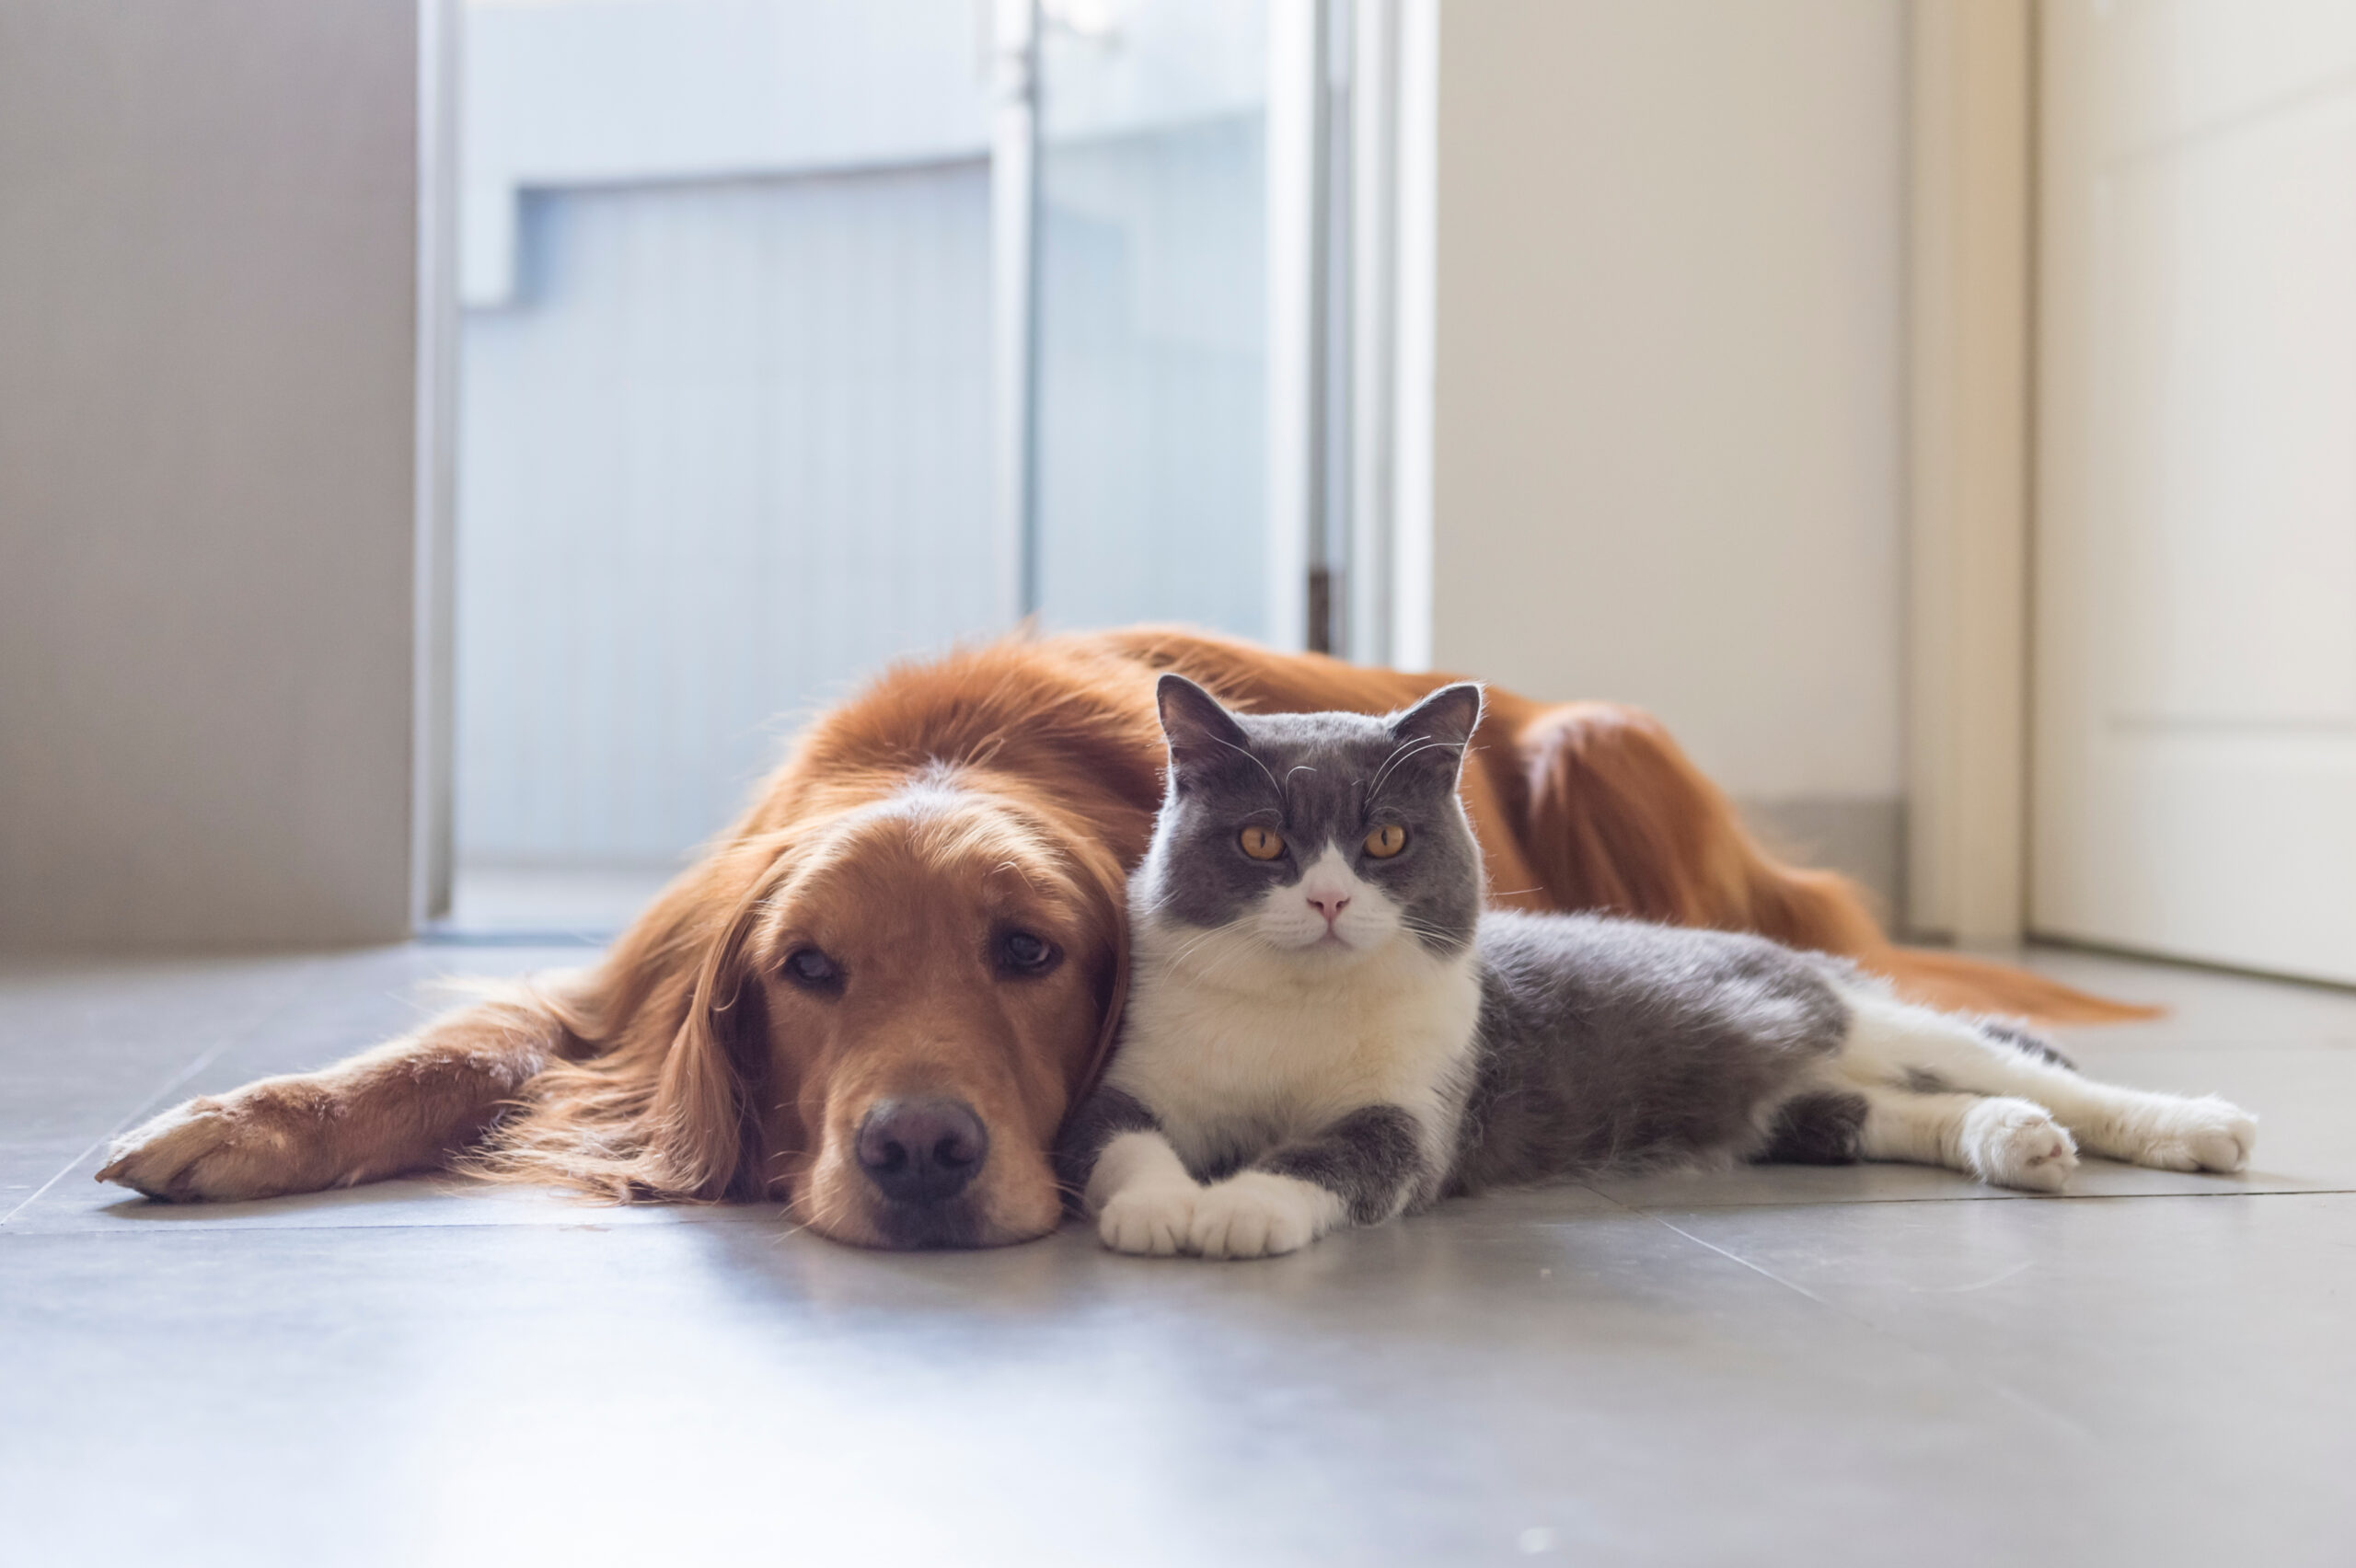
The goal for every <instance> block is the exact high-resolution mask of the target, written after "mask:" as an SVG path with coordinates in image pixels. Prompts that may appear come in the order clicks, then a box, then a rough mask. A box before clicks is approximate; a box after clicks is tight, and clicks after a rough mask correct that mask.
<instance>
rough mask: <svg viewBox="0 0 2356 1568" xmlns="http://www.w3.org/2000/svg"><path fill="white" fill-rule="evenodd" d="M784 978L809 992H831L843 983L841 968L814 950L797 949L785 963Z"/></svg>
mask: <svg viewBox="0 0 2356 1568" xmlns="http://www.w3.org/2000/svg"><path fill="white" fill-rule="evenodd" d="M785 977H786V978H787V979H789V980H791V981H792V982H793V983H794V984H795V985H797V986H802V987H803V989H804V990H810V991H831V990H834V989H835V988H836V987H837V986H840V985H841V984H842V983H843V971H842V966H841V965H840V964H838V963H836V962H835V961H834V960H833V959H831V958H828V957H827V956H826V954H825V953H823V952H820V951H818V950H817V949H816V948H797V949H795V950H794V951H793V952H792V953H791V955H790V956H788V957H787V959H786V961H785Z"/></svg>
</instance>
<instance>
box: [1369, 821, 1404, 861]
mask: <svg viewBox="0 0 2356 1568" xmlns="http://www.w3.org/2000/svg"><path fill="white" fill-rule="evenodd" d="M1405 847H1407V830H1406V829H1405V828H1403V827H1401V826H1400V825H1399V824H1397V823H1395V822H1391V823H1385V824H1382V825H1381V826H1380V827H1378V828H1376V829H1375V830H1374V831H1373V832H1372V833H1369V834H1368V835H1367V836H1366V852H1367V853H1368V854H1369V855H1371V856H1373V857H1374V858H1375V859H1378V860H1388V859H1391V857H1392V856H1393V855H1396V854H1397V853H1399V851H1400V850H1402V849H1404V848H1405Z"/></svg>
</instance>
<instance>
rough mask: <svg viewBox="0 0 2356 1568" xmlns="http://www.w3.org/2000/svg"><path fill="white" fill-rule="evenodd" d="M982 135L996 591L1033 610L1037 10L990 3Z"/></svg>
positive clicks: (1015, 612) (1012, 608) (1030, 0)
mask: <svg viewBox="0 0 2356 1568" xmlns="http://www.w3.org/2000/svg"><path fill="white" fill-rule="evenodd" d="M993 23H994V27H993V34H994V37H993V49H992V61H993V69H994V74H995V76H996V108H995V110H994V111H993V116H992V124H991V133H990V290H991V314H992V321H991V332H992V345H991V347H992V365H991V372H992V379H991V388H990V390H991V397H992V408H991V421H992V424H993V427H994V430H995V435H996V442H995V444H996V454H995V456H996V475H995V479H996V487H997V497H996V501H997V504H996V507H995V509H994V510H995V513H996V517H997V522H998V531H999V582H1000V593H1001V595H1002V598H1003V602H1004V604H1005V606H1006V612H1005V613H1006V619H1007V621H1008V623H1009V624H1010V625H1011V624H1013V623H1015V622H1018V621H1021V620H1022V619H1023V618H1024V617H1028V616H1033V615H1035V614H1037V613H1038V610H1039V494H1038V489H1039V365H1038V357H1039V7H1038V0H996V6H995V16H994V17H993Z"/></svg>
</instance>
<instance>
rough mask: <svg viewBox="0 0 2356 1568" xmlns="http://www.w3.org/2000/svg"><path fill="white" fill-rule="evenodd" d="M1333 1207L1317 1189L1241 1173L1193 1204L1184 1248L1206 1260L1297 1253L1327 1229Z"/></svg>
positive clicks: (1287, 1179)
mask: <svg viewBox="0 0 2356 1568" xmlns="http://www.w3.org/2000/svg"><path fill="white" fill-rule="evenodd" d="M1338 1206H1339V1205H1338V1204H1337V1202H1336V1200H1335V1199H1334V1195H1333V1194H1332V1193H1328V1192H1327V1191H1325V1189H1323V1188H1322V1187H1319V1186H1315V1185H1312V1184H1311V1183H1310V1182H1302V1181H1298V1180H1296V1179H1294V1178H1293V1177H1290V1176H1274V1175H1270V1174H1269V1173H1268V1172H1266V1171H1265V1170H1247V1171H1245V1172H1244V1173H1243V1174H1242V1175H1241V1176H1232V1177H1230V1178H1229V1179H1228V1180H1226V1181H1224V1182H1218V1184H1217V1185H1215V1186H1211V1187H1207V1188H1205V1189H1204V1190H1203V1193H1202V1195H1201V1196H1200V1197H1198V1198H1196V1199H1195V1218H1194V1226H1193V1228H1192V1229H1191V1230H1190V1231H1189V1232H1188V1234H1187V1246H1186V1250H1187V1251H1190V1252H1197V1253H1200V1254H1201V1255H1202V1256H1204V1257H1206V1258H1273V1257H1276V1256H1277V1255H1279V1254H1280V1253H1285V1252H1298V1251H1300V1250H1301V1249H1302V1248H1303V1247H1306V1246H1308V1245H1309V1244H1310V1243H1311V1241H1314V1240H1316V1239H1317V1238H1318V1237H1319V1235H1321V1234H1322V1232H1324V1231H1326V1230H1328V1229H1330V1228H1332V1226H1333V1223H1334V1218H1335V1217H1336V1216H1335V1215H1334V1210H1335V1209H1336V1208H1337V1207H1338Z"/></svg>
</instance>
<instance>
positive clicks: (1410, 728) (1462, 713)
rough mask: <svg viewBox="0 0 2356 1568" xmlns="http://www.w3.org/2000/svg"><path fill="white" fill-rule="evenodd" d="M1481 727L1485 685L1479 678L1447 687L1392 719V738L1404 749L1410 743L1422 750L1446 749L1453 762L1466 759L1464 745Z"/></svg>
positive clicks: (1457, 763)
mask: <svg viewBox="0 0 2356 1568" xmlns="http://www.w3.org/2000/svg"><path fill="white" fill-rule="evenodd" d="M1480 726H1481V687H1480V685H1479V683H1478V682H1475V681H1459V682H1457V683H1456V684H1455V685H1454V686H1442V687H1440V688H1439V689H1438V691H1436V692H1433V693H1432V694H1431V695H1430V696H1429V697H1426V698H1424V700H1423V701H1421V702H1419V703H1417V704H1415V707H1413V708H1410V709H1407V711H1406V712H1404V713H1402V714H1401V715H1399V717H1398V718H1396V719H1393V720H1392V721H1391V738H1392V740H1393V741H1395V742H1397V743H1398V744H1399V746H1400V748H1401V750H1402V751H1404V750H1405V749H1406V748H1407V746H1408V745H1409V744H1410V743H1420V744H1416V746H1415V750H1416V751H1418V752H1421V751H1425V750H1431V751H1435V752H1439V751H1442V750H1444V751H1445V754H1446V755H1447V757H1448V759H1449V762H1450V764H1451V765H1461V763H1462V762H1463V760H1464V748H1465V746H1466V745H1467V744H1470V743H1471V741H1472V732H1473V731H1474V730H1477V729H1479V728H1480Z"/></svg>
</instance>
